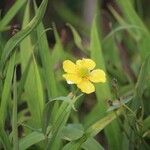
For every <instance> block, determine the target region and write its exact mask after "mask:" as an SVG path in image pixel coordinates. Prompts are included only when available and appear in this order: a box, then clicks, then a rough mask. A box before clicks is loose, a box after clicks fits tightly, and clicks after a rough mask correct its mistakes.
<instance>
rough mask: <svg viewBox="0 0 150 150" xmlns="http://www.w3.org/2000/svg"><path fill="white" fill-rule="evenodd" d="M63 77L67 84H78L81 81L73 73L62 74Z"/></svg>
mask: <svg viewBox="0 0 150 150" xmlns="http://www.w3.org/2000/svg"><path fill="white" fill-rule="evenodd" d="M63 77H64V78H65V79H66V80H67V83H68V84H78V83H80V82H81V80H82V79H81V78H80V77H78V76H77V75H74V74H69V73H68V74H64V75H63Z"/></svg>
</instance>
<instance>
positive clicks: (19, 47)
mask: <svg viewBox="0 0 150 150" xmlns="http://www.w3.org/2000/svg"><path fill="white" fill-rule="evenodd" d="M68 1H69V0H68ZM68 1H67V2H68ZM70 1H71V0H70ZM72 2H73V1H72ZM68 3H69V2H68ZM76 3H80V2H79V1H77V2H76ZM141 4H142V3H140V1H139V0H116V2H112V3H111V2H110V3H108V5H107V11H108V12H109V17H108V16H107V17H108V18H109V19H108V20H109V21H108V20H107V19H106V16H103V15H102V14H103V13H102V12H103V10H102V8H98V7H95V10H94V12H93V13H94V15H93V18H92V22H91V25H87V23H86V22H84V21H83V20H82V18H81V17H79V16H78V15H76V14H75V13H74V12H73V9H74V8H69V7H68V6H67V4H65V2H64V4H63V3H60V4H59V2H58V1H56V2H53V1H52V2H50V1H49V2H48V0H42V1H41V3H40V4H39V3H36V1H35V0H30V1H28V0H16V1H14V3H13V4H12V6H11V8H10V9H9V10H8V11H7V13H4V14H3V15H1V16H0V149H5V150H11V149H13V150H26V149H28V150H33V149H35V150H80V149H84V150H91V149H92V150H104V149H109V150H128V149H129V150H148V149H150V102H149V100H150V32H149V27H148V20H144V17H143V18H142V16H141V15H142V14H141V13H140V12H141V11H140V10H141V7H142V6H140V5H141ZM49 5H53V7H54V9H55V12H57V15H56V17H58V16H59V17H58V18H59V19H60V20H62V21H63V22H65V23H66V26H65V29H64V30H62V31H61V32H59V31H60V30H59V28H61V27H60V26H59V23H58V24H57V22H59V21H58V20H59V19H58V20H57V21H56V22H55V20H54V21H53V22H51V23H50V24H49V22H50V21H48V17H46V19H44V15H47V11H46V10H47V9H46V8H47V7H50V6H49ZM94 5H96V6H99V3H98V2H95V4H94ZM136 7H137V8H136ZM143 11H144V10H143ZM145 11H146V10H145ZM19 13H20V14H19ZM48 15H51V14H48ZM105 15H106V14H105ZM15 17H16V18H17V17H18V20H19V23H20V24H21V28H20V29H19V28H18V27H17V26H16V27H14V26H13V23H12V20H13V19H14V18H15ZM105 19H106V20H105ZM45 20H46V24H48V27H47V28H46V27H45V26H46V25H45ZM146 21H147V22H146ZM43 22H44V23H43ZM108 25H109V26H108ZM103 26H105V27H106V28H108V29H106V31H105V30H104V29H105V27H103ZM66 30H67V31H66ZM10 32H11V33H12V34H10ZM68 32H69V34H72V35H71V37H70V35H68ZM49 34H50V35H49ZM51 34H52V35H51ZM51 38H53V41H55V42H50V39H51ZM86 39H88V40H87V41H88V42H85V40H86ZM82 58H89V59H92V60H93V61H95V63H96V68H100V69H103V70H104V71H105V72H106V75H107V82H105V83H97V84H95V88H96V90H95V92H94V93H92V94H90V95H87V94H85V93H82V92H81V91H80V90H78V89H77V87H76V86H75V85H72V84H67V82H66V81H65V79H64V78H63V77H62V75H63V74H64V70H63V61H64V60H67V59H68V60H72V61H76V60H78V59H82Z"/></svg>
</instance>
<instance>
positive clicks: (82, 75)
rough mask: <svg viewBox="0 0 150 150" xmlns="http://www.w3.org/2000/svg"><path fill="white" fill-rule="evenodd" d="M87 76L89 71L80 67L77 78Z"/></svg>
mask: <svg viewBox="0 0 150 150" xmlns="http://www.w3.org/2000/svg"><path fill="white" fill-rule="evenodd" d="M89 74H90V71H89V70H88V69H87V68H85V67H82V68H80V69H79V76H80V77H81V78H85V77H88V76H89Z"/></svg>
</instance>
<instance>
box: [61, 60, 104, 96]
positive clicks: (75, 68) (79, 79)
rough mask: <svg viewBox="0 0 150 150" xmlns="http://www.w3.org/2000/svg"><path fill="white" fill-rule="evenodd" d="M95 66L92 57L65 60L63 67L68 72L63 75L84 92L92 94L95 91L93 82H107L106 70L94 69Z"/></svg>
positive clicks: (68, 81) (69, 82)
mask: <svg viewBox="0 0 150 150" xmlns="http://www.w3.org/2000/svg"><path fill="white" fill-rule="evenodd" d="M95 66H96V64H95V62H94V61H93V60H91V59H86V58H83V59H79V60H77V61H76V63H73V62H72V61H70V60H65V61H64V62H63V69H64V71H65V72H66V73H65V74H63V77H64V78H65V79H66V80H67V83H68V84H76V85H77V87H78V88H79V89H80V90H81V91H82V92H84V93H87V94H90V93H92V92H94V91H95V87H94V85H93V83H98V82H103V83H104V82H106V75H105V72H104V71H103V70H101V69H95V70H93V69H94V68H95ZM92 82H93V83H92Z"/></svg>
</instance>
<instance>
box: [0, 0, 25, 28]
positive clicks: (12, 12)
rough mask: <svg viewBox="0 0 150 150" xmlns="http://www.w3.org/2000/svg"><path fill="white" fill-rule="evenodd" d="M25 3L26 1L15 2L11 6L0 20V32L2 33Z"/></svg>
mask: <svg viewBox="0 0 150 150" xmlns="http://www.w3.org/2000/svg"><path fill="white" fill-rule="evenodd" d="M26 2H27V0H17V1H15V3H14V4H13V6H12V7H11V8H10V9H9V11H8V12H7V13H6V15H5V16H4V18H2V19H1V20H0V31H2V30H3V29H4V28H5V26H7V25H8V24H9V22H10V21H11V20H12V19H13V17H14V16H15V15H16V13H18V11H19V10H20V9H21V8H22V6H23V5H24V4H25V3H26Z"/></svg>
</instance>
